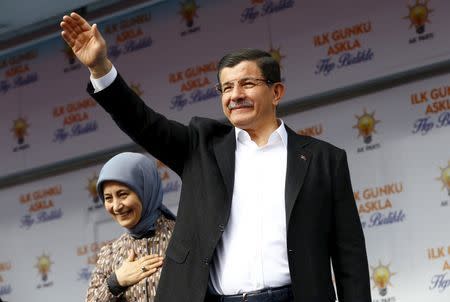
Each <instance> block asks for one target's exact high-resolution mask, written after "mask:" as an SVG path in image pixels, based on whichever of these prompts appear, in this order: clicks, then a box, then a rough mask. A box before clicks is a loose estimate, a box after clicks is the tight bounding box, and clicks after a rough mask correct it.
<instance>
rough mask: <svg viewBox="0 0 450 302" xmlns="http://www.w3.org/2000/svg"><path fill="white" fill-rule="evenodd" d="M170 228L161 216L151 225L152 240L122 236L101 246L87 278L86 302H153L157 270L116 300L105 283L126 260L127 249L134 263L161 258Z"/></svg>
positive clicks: (158, 271) (171, 221)
mask: <svg viewBox="0 0 450 302" xmlns="http://www.w3.org/2000/svg"><path fill="white" fill-rule="evenodd" d="M174 226H175V221H173V220H170V219H167V218H165V217H164V216H162V215H161V216H160V217H159V218H158V220H157V221H156V223H155V227H156V229H155V235H154V236H153V237H150V238H143V239H134V238H133V237H131V236H130V234H128V233H126V234H123V235H122V236H120V237H119V238H118V239H117V240H115V241H113V242H111V243H109V244H107V245H105V246H104V247H103V248H102V249H101V250H100V252H99V254H98V260H97V264H96V266H95V269H94V271H93V273H92V276H91V281H90V284H89V288H88V292H87V297H86V301H87V302H93V301H95V302H103V301H105V302H106V301H128V302H131V301H133V302H153V301H154V299H155V294H156V288H157V286H158V281H159V277H160V274H161V269H158V270H157V272H156V273H154V274H153V275H151V276H150V277H147V278H145V279H143V280H141V281H140V282H139V283H137V284H135V285H132V286H130V287H128V288H127V289H126V290H125V292H123V293H122V294H121V295H120V296H119V297H115V296H113V295H112V294H111V292H110V291H109V288H108V285H107V283H106V280H107V279H108V277H109V276H110V275H111V274H112V273H113V272H114V271H115V270H116V269H118V268H119V267H120V266H121V265H122V262H123V261H124V260H125V259H127V257H128V250H130V249H134V251H135V253H136V259H138V258H140V257H142V256H144V255H149V254H159V255H161V256H164V255H165V254H166V249H167V245H168V244H169V239H170V237H171V235H172V231H173V228H174ZM146 285H147V286H146Z"/></svg>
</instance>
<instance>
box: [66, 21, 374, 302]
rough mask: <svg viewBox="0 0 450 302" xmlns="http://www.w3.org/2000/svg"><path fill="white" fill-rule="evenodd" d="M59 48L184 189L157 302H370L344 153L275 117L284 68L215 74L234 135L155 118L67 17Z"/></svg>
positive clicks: (101, 46) (252, 64) (260, 57)
mask: <svg viewBox="0 0 450 302" xmlns="http://www.w3.org/2000/svg"><path fill="white" fill-rule="evenodd" d="M61 27H62V28H63V32H62V36H63V38H64V39H65V41H66V42H67V43H68V45H69V46H70V47H72V49H73V51H74V53H75V54H76V55H77V57H78V58H79V59H80V61H81V62H82V63H83V64H85V65H86V66H87V67H88V68H89V70H90V71H91V82H92V84H90V85H89V87H88V91H89V93H90V94H91V95H92V97H93V98H95V99H96V100H97V102H98V103H99V104H100V105H101V106H103V108H104V109H105V110H106V111H107V112H109V113H110V114H111V116H112V118H113V119H114V120H115V121H116V123H117V124H118V126H119V127H120V128H121V129H122V130H123V131H124V132H126V133H127V134H128V135H129V136H130V137H131V138H132V139H133V140H135V141H136V142H137V143H138V144H140V145H141V146H143V147H144V148H145V149H146V150H147V151H148V152H149V153H151V154H152V155H154V156H155V157H156V158H158V159H160V160H161V161H162V162H164V163H165V164H167V165H168V166H169V167H170V168H171V169H172V170H174V171H175V172H176V173H177V174H178V175H180V177H181V178H182V180H183V186H182V189H181V196H180V204H179V209H178V218H177V223H176V227H175V230H174V233H173V235H172V239H171V242H170V245H169V247H168V250H167V257H166V259H165V263H164V267H163V270H162V273H161V279H160V281H159V287H158V292H157V297H156V301H159V302H169V301H170V302H172V301H174V302H178V301H188V302H201V301H224V302H232V301H250V302H252V301H259V302H261V301H278V302H285V301H298V302H325V301H335V299H336V296H335V290H334V286H333V281H332V273H331V265H330V260H331V263H332V266H333V270H334V275H335V277H336V287H337V293H338V297H339V301H341V302H369V301H371V297H370V283H369V273H368V264H367V256H366V250H365V243H364V236H363V232H362V228H361V224H360V221H359V216H358V212H357V209H356V205H355V201H354V198H353V190H352V187H351V183H350V176H349V171H348V165H347V160H346V155H345V152H344V151H343V150H341V149H338V148H336V147H334V146H332V145H330V144H328V143H325V142H323V141H320V140H317V139H313V138H310V137H305V136H300V135H297V134H296V133H295V132H294V131H292V130H291V129H290V128H289V127H287V126H286V125H285V124H284V123H283V121H282V120H280V119H278V118H277V117H276V107H277V105H278V103H279V102H280V100H281V98H282V97H283V95H284V90H285V87H284V84H283V83H282V82H281V79H280V68H279V64H278V63H277V62H276V61H275V60H274V59H273V58H272V57H271V56H270V54H268V53H266V52H263V51H260V50H256V49H245V50H242V51H237V52H234V53H231V54H228V55H226V56H225V57H223V58H222V60H221V61H220V62H219V66H218V80H219V84H218V90H219V91H220V94H221V101H222V107H223V111H224V114H225V116H226V117H227V118H228V120H229V121H230V123H231V124H232V126H229V125H225V124H223V123H219V122H217V121H214V120H211V119H206V118H198V117H195V118H193V119H192V120H191V122H190V123H189V125H188V126H185V125H182V124H180V123H177V122H175V121H171V120H168V119H167V118H165V117H164V116H162V115H160V114H158V113H156V112H154V111H153V110H152V109H150V108H149V107H147V106H146V105H145V104H144V102H143V101H142V100H141V99H140V98H139V97H138V96H137V95H136V94H135V93H134V92H133V91H132V89H130V88H129V87H128V86H127V85H126V83H125V82H124V80H123V79H122V78H121V76H120V75H119V74H117V71H116V69H115V68H114V67H113V66H112V64H111V62H110V61H109V59H108V58H107V49H106V44H105V41H104V39H103V38H102V36H101V34H100V33H99V31H98V29H97V27H96V25H93V26H92V27H91V26H90V25H89V24H88V23H87V22H86V21H85V20H84V19H83V18H81V17H80V16H78V15H77V14H74V13H72V14H71V15H70V16H64V18H63V22H62V23H61Z"/></svg>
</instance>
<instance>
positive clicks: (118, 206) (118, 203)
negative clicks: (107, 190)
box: [113, 198, 123, 212]
mask: <svg viewBox="0 0 450 302" xmlns="http://www.w3.org/2000/svg"><path fill="white" fill-rule="evenodd" d="M122 207H123V205H122V202H121V201H120V200H119V199H118V198H114V199H113V210H114V212H116V211H118V210H120V209H121V208H122Z"/></svg>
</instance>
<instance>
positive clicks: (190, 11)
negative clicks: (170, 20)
mask: <svg viewBox="0 0 450 302" xmlns="http://www.w3.org/2000/svg"><path fill="white" fill-rule="evenodd" d="M180 6H181V8H180V12H179V14H180V15H181V17H182V18H183V20H184V22H185V23H186V26H187V27H193V26H194V19H195V18H198V15H197V10H198V9H199V6H198V5H197V3H195V0H186V1H183V2H181V3H180Z"/></svg>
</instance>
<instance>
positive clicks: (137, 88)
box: [130, 83, 144, 96]
mask: <svg viewBox="0 0 450 302" xmlns="http://www.w3.org/2000/svg"><path fill="white" fill-rule="evenodd" d="M130 87H131V89H132V90H133V91H134V92H135V93H136V94H137V95H138V96H142V95H143V94H144V92H143V91H142V89H141V84H133V83H131V85H130Z"/></svg>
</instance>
